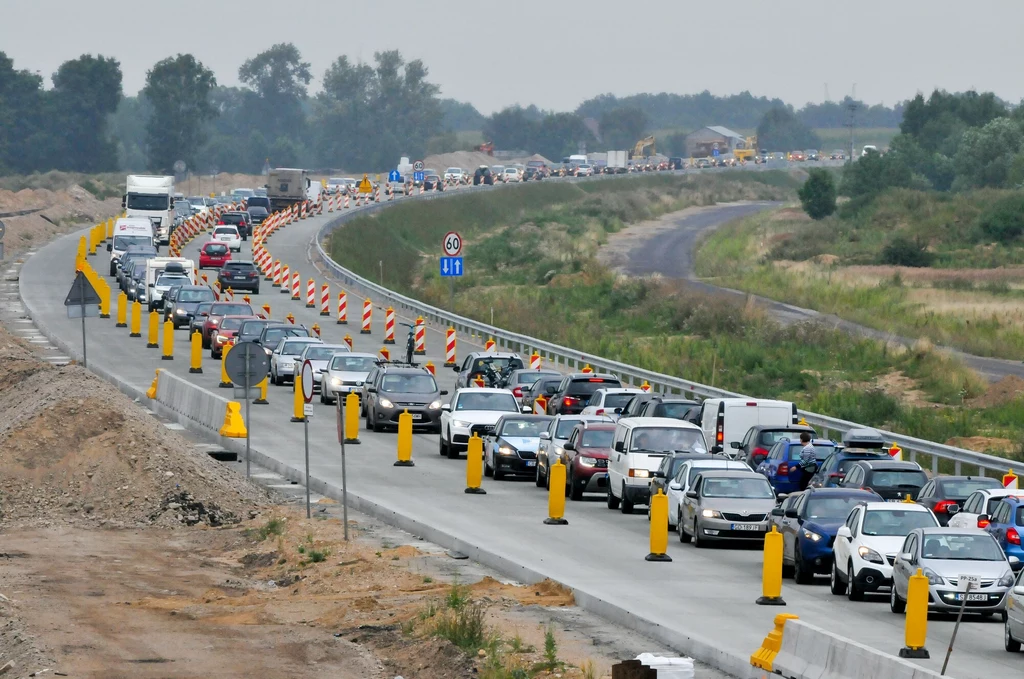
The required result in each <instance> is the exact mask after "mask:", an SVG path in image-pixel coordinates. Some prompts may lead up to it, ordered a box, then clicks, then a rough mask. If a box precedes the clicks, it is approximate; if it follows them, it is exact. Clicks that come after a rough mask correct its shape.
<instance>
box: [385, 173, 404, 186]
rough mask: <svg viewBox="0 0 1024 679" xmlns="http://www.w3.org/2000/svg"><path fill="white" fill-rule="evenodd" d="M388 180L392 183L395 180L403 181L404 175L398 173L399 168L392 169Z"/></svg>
mask: <svg viewBox="0 0 1024 679" xmlns="http://www.w3.org/2000/svg"><path fill="white" fill-rule="evenodd" d="M388 181H389V182H391V183H392V184H393V183H395V182H400V181H402V175H400V174H398V170H392V171H391V172H389V173H388Z"/></svg>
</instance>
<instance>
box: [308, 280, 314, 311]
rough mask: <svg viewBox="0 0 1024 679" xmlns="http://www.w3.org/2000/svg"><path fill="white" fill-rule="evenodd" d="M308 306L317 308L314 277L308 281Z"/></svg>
mask: <svg viewBox="0 0 1024 679" xmlns="http://www.w3.org/2000/svg"><path fill="white" fill-rule="evenodd" d="M306 308H307V309H315V308H316V282H314V281H313V279H312V278H310V279H309V280H308V281H307V282H306Z"/></svg>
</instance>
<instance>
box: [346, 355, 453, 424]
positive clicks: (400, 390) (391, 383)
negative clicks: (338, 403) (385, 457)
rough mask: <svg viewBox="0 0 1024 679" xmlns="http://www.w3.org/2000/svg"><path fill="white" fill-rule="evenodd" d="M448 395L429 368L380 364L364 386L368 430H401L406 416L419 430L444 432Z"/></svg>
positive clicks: (362, 396) (367, 377) (362, 399)
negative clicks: (400, 420) (443, 413)
mask: <svg viewBox="0 0 1024 679" xmlns="http://www.w3.org/2000/svg"><path fill="white" fill-rule="evenodd" d="M447 395H448V391H447V390H445V389H441V388H439V387H438V386H437V382H436V381H435V380H434V376H433V375H431V374H430V371H429V370H427V369H426V368H422V367H418V366H411V365H407V364H391V363H380V364H379V365H377V366H375V367H374V368H373V369H371V370H370V372H369V374H368V375H367V376H366V381H365V382H363V388H362V393H361V394H360V400H361V401H362V405H361V408H362V411H363V412H362V414H363V416H364V417H366V428H367V429H369V430H371V431H383V430H384V428H385V427H396V428H397V427H398V417H399V415H401V414H402V413H403V412H408V413H409V414H410V415H412V426H413V429H415V428H417V427H423V428H427V429H428V430H430V431H432V432H435V433H440V432H441V397H442V396H447Z"/></svg>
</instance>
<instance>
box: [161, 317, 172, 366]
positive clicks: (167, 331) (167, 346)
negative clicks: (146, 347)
mask: <svg viewBox="0 0 1024 679" xmlns="http://www.w3.org/2000/svg"><path fill="white" fill-rule="evenodd" d="M160 359H161V360H163V361H173V360H174V321H172V320H170V319H167V320H166V321H164V354H163V356H161V357H160Z"/></svg>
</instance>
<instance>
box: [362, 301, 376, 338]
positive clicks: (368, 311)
mask: <svg viewBox="0 0 1024 679" xmlns="http://www.w3.org/2000/svg"><path fill="white" fill-rule="evenodd" d="M372 319H373V303H372V302H370V298H369V297H367V298H366V299H365V300H364V301H363V327H362V330H360V331H359V334H361V335H369V334H370V333H371V332H372V330H371V328H370V325H371V321H372Z"/></svg>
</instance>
